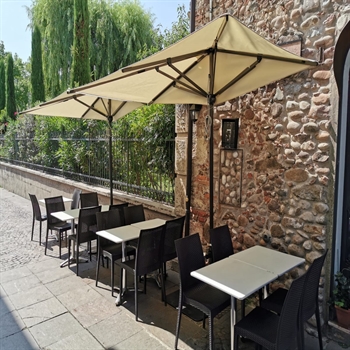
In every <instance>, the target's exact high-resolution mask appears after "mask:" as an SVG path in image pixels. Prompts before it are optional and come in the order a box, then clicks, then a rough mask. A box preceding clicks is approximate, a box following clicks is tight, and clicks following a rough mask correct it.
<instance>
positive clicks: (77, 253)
mask: <svg viewBox="0 0 350 350" xmlns="http://www.w3.org/2000/svg"><path fill="white" fill-rule="evenodd" d="M76 244H77V248H76V249H77V250H76V252H75V253H76V255H75V263H76V266H77V276H78V275H79V244H78V242H76Z"/></svg>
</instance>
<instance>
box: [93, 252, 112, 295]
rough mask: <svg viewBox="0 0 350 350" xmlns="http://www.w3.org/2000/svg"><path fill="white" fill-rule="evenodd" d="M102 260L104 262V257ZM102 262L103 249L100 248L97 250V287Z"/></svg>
mask: <svg viewBox="0 0 350 350" xmlns="http://www.w3.org/2000/svg"><path fill="white" fill-rule="evenodd" d="M102 260H103V257H102ZM100 261H101V248H100V247H98V248H97V264H96V282H95V285H96V287H97V282H98V275H99V272H100ZM112 296H113V294H112Z"/></svg>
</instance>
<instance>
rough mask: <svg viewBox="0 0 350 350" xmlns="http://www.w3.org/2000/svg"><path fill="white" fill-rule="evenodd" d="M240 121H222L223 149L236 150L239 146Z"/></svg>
mask: <svg viewBox="0 0 350 350" xmlns="http://www.w3.org/2000/svg"><path fill="white" fill-rule="evenodd" d="M238 128H239V119H222V143H221V144H222V147H223V148H226V149H236V148H237V144H238Z"/></svg>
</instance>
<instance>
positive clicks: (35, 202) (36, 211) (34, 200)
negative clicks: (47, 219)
mask: <svg viewBox="0 0 350 350" xmlns="http://www.w3.org/2000/svg"><path fill="white" fill-rule="evenodd" d="M29 198H30V201H31V202H32V208H33V215H34V217H35V219H36V220H40V219H41V210H40V205H39V202H38V199H37V198H36V195H35V194H30V193H29Z"/></svg>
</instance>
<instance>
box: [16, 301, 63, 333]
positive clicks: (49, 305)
mask: <svg viewBox="0 0 350 350" xmlns="http://www.w3.org/2000/svg"><path fill="white" fill-rule="evenodd" d="M18 312H19V315H20V316H21V318H22V320H23V321H24V323H25V325H26V326H27V327H28V328H30V327H32V326H34V325H36V324H38V323H42V322H45V321H47V320H49V319H51V318H54V317H56V316H59V315H62V314H64V313H66V312H67V309H66V308H65V307H64V306H63V305H62V304H61V303H60V302H59V300H57V299H56V298H54V297H52V298H50V299H47V300H44V301H42V302H40V303H37V304H34V305H30V306H27V307H25V308H23V309H20V310H19V311H18Z"/></svg>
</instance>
